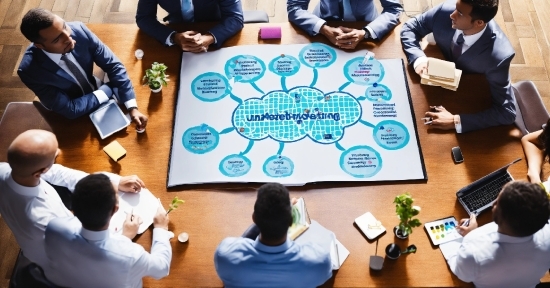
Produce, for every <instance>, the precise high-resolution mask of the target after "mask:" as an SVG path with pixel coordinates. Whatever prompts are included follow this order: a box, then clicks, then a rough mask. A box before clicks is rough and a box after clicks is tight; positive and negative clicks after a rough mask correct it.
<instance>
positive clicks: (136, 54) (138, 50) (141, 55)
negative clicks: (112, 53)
mask: <svg viewBox="0 0 550 288" xmlns="http://www.w3.org/2000/svg"><path fill="white" fill-rule="evenodd" d="M143 54H144V53H143V50H141V49H137V50H136V52H134V55H135V56H136V58H137V59H138V60H141V58H143Z"/></svg>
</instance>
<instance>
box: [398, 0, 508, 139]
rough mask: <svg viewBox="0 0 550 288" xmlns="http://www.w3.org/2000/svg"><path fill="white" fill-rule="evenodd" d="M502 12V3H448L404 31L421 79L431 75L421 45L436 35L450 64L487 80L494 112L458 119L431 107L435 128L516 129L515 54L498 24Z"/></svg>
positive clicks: (465, 0) (405, 45)
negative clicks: (512, 67) (512, 71)
mask: <svg viewBox="0 0 550 288" xmlns="http://www.w3.org/2000/svg"><path fill="white" fill-rule="evenodd" d="M497 10H498V0H448V1H446V2H444V3H442V4H440V5H438V6H436V7H434V8H432V9H430V10H429V11H427V12H425V13H423V14H421V15H419V16H416V17H415V18H412V19H410V20H409V21H407V22H406V23H405V24H404V25H403V29H402V30H401V43H402V44H403V50H404V51H405V54H406V55H407V59H408V61H409V64H410V65H413V66H414V69H415V71H416V73H418V74H419V75H420V74H424V73H426V72H427V65H428V59H427V58H426V55H425V54H424V51H423V50H422V49H421V48H420V40H421V39H422V38H423V37H424V36H426V35H428V34H429V33H433V36H434V39H435V42H436V43H437V45H438V46H439V48H440V49H441V52H442V53H443V56H444V57H445V60H447V61H452V62H455V64H456V68H457V69H461V70H463V71H464V72H466V73H479V74H485V77H487V81H488V82H489V87H490V89H491V96H492V105H491V107H490V108H489V109H486V110H483V111H480V112H477V113H474V114H460V115H459V114H454V115H453V114H451V113H450V112H449V111H447V110H446V109H445V108H444V107H442V106H431V107H430V108H431V110H432V111H429V112H426V114H425V115H426V116H427V117H429V118H431V122H430V124H429V125H430V126H431V127H433V128H436V129H444V130H450V129H455V130H456V132H457V133H463V132H469V131H473V130H479V129H484V128H487V127H491V126H497V125H508V124H512V123H514V121H515V119H516V108H517V104H516V99H515V98H514V93H513V91H512V86H511V83H510V73H509V70H510V62H511V61H512V59H513V58H514V56H515V52H514V48H512V45H511V44H510V41H508V38H506V35H504V33H503V32H502V30H500V27H498V24H497V23H496V22H495V21H494V20H493V17H494V16H495V15H496V13H497ZM461 85H468V83H462V84H461ZM457 101H459V100H457ZM465 105H466V103H465Z"/></svg>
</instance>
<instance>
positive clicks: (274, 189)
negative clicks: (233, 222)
mask: <svg viewBox="0 0 550 288" xmlns="http://www.w3.org/2000/svg"><path fill="white" fill-rule="evenodd" d="M252 220H253V221H254V223H255V224H256V225H257V226H258V228H259V229H260V235H259V236H258V237H257V238H256V240H255V241H254V240H251V239H248V238H242V237H239V238H236V237H229V238H226V239H224V240H223V241H222V242H221V243H220V245H219V246H218V248H217V249H216V253H215V254H214V263H215V266H216V272H217V273H218V276H219V277H220V278H221V279H222V281H223V283H224V285H225V287H226V288H230V287H316V286H319V285H321V284H323V283H324V282H325V281H327V280H328V279H329V278H330V277H332V266H331V260H330V251H325V250H324V249H323V248H321V246H319V245H317V244H315V243H307V244H298V243H296V242H294V241H292V240H290V239H289V238H287V231H288V228H289V227H290V225H291V224H292V207H291V204H290V197H289V192H288V190H287V189H286V187H284V186H283V185H281V184H278V183H269V184H265V185H263V186H262V187H260V189H258V195H257V198H256V203H255V204H254V213H253V214H252Z"/></svg>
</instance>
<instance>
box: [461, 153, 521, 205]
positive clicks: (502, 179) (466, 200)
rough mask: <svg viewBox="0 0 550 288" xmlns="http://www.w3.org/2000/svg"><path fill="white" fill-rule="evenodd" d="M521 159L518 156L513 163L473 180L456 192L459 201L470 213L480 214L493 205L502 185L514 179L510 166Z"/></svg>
mask: <svg viewBox="0 0 550 288" xmlns="http://www.w3.org/2000/svg"><path fill="white" fill-rule="evenodd" d="M520 160H521V158H518V159H516V160H514V161H512V163H510V164H508V165H506V166H504V167H502V168H500V169H498V170H496V171H494V172H492V173H490V174H488V175H486V176H484V177H483V178H481V179H478V180H476V181H475V182H472V183H471V184H470V185H468V186H466V187H464V188H462V189H460V190H458V192H456V197H457V198H458V201H459V202H460V204H462V207H464V209H466V212H468V215H470V214H472V213H474V214H475V215H479V214H480V213H481V212H483V211H485V210H487V209H489V208H491V207H492V206H493V203H495V200H496V199H497V196H498V193H500V190H502V187H504V185H505V184H506V183H508V182H510V181H513V180H514V178H512V175H511V174H510V173H509V172H508V167H510V165H512V164H514V163H517V162H519V161H520Z"/></svg>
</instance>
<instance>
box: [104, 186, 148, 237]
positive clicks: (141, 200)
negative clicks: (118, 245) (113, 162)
mask: <svg viewBox="0 0 550 288" xmlns="http://www.w3.org/2000/svg"><path fill="white" fill-rule="evenodd" d="M118 196H119V198H118V199H119V200H118V205H119V208H118V211H117V212H116V213H115V215H113V217H112V218H111V222H110V224H109V229H110V230H111V231H112V232H114V233H122V227H123V224H124V221H125V220H126V214H130V213H133V214H134V215H139V217H141V220H143V223H141V225H139V229H138V234H142V233H143V232H145V230H147V228H149V226H151V224H153V218H154V217H155V214H156V213H157V209H158V206H159V200H158V199H157V198H156V197H155V196H154V195H153V193H151V191H149V190H148V189H146V188H141V191H140V192H139V193H124V192H120V191H119V192H118Z"/></svg>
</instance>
